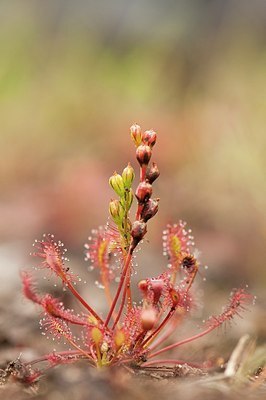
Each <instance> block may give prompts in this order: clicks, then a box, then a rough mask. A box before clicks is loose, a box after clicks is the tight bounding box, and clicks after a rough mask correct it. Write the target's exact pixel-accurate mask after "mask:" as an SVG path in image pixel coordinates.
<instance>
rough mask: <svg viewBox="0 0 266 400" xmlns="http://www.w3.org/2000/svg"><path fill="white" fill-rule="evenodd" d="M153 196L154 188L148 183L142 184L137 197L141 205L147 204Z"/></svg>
mask: <svg viewBox="0 0 266 400" xmlns="http://www.w3.org/2000/svg"><path fill="white" fill-rule="evenodd" d="M151 195H152V186H151V184H150V183H148V182H140V184H139V185H138V187H137V189H136V192H135V196H136V198H137V200H138V202H139V203H140V204H143V203H145V202H146V201H147V200H149V198H150V197H151Z"/></svg>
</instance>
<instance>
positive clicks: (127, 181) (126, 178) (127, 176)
mask: <svg viewBox="0 0 266 400" xmlns="http://www.w3.org/2000/svg"><path fill="white" fill-rule="evenodd" d="M134 177H135V174H134V169H133V168H132V167H131V165H130V163H128V166H127V167H126V168H125V169H124V171H123V172H122V178H123V183H124V186H125V188H126V189H130V188H131V185H132V182H133V179H134Z"/></svg>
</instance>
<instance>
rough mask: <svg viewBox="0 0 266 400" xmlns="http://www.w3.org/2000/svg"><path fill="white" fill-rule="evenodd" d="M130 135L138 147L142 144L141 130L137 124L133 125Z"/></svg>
mask: <svg viewBox="0 0 266 400" xmlns="http://www.w3.org/2000/svg"><path fill="white" fill-rule="evenodd" d="M130 134H131V138H132V140H133V142H134V143H135V145H136V146H137V147H138V146H139V145H140V144H141V142H142V133H141V128H140V126H139V125H137V124H133V125H132V126H131V128H130Z"/></svg>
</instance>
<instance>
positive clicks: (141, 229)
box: [131, 221, 147, 250]
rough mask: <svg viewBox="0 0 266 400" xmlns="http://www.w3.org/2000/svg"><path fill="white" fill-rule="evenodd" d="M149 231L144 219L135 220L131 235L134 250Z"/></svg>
mask: <svg viewBox="0 0 266 400" xmlns="http://www.w3.org/2000/svg"><path fill="white" fill-rule="evenodd" d="M146 232H147V225H146V223H145V222H143V221H135V222H133V224H132V228H131V236H132V238H133V246H132V250H134V248H135V247H136V246H137V244H138V243H139V242H140V241H141V240H142V239H143V238H144V236H145V234H146Z"/></svg>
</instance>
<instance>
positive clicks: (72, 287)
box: [66, 281, 103, 324]
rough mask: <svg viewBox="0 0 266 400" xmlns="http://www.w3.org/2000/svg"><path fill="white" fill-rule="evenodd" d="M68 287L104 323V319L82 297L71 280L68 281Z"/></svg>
mask: <svg viewBox="0 0 266 400" xmlns="http://www.w3.org/2000/svg"><path fill="white" fill-rule="evenodd" d="M66 286H67V288H68V289H69V290H70V291H71V293H72V294H73V295H74V296H75V297H76V299H78V301H79V302H80V303H81V304H82V305H83V306H84V307H85V308H86V309H87V310H88V311H89V313H90V314H91V315H93V316H94V318H96V319H97V321H98V322H100V323H101V324H103V320H102V319H101V318H100V317H99V315H98V314H97V313H96V312H95V311H94V310H93V308H91V306H89V304H88V303H87V302H86V301H85V300H84V299H83V298H82V297H81V295H80V294H79V293H78V292H77V291H76V289H75V288H74V286H73V285H72V283H71V282H69V281H67V283H66Z"/></svg>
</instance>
